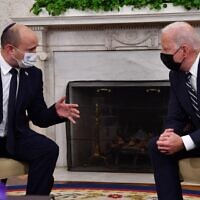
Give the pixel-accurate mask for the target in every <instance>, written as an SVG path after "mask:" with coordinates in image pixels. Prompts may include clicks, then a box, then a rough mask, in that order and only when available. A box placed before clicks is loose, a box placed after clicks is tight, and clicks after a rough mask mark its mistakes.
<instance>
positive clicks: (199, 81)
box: [197, 62, 200, 110]
mask: <svg viewBox="0 0 200 200" xmlns="http://www.w3.org/2000/svg"><path fill="white" fill-rule="evenodd" d="M199 69H200V62H199V64H198V71H197V99H198V106H199V110H200V70H199Z"/></svg>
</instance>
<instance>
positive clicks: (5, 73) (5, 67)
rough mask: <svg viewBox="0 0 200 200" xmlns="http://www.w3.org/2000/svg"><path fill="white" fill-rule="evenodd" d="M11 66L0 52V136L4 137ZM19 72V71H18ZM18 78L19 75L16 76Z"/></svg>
mask: <svg viewBox="0 0 200 200" xmlns="http://www.w3.org/2000/svg"><path fill="white" fill-rule="evenodd" d="M11 68H12V67H11V66H10V65H9V64H8V63H7V62H6V61H5V60H4V58H3V57H2V55H1V54H0V70H1V80H2V89H3V91H2V92H3V120H2V122H1V124H0V137H4V136H5V135H6V134H7V127H6V124H7V114H8V97H9V88H10V80H11V77H12V74H11V73H9V71H10V69H11ZM18 74H19V73H18ZM18 79H19V76H18ZM18 82H19V81H18Z"/></svg>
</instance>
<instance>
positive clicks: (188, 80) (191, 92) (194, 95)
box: [186, 72, 200, 119]
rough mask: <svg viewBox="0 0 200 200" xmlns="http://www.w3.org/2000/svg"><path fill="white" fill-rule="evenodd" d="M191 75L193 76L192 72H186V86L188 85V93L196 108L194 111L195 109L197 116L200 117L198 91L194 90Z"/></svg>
mask: <svg viewBox="0 0 200 200" xmlns="http://www.w3.org/2000/svg"><path fill="white" fill-rule="evenodd" d="M191 77H192V74H191V73H190V72H188V73H187V74H186V87H187V90H188V93H189V95H190V100H191V103H192V107H193V108H194V111H195V113H196V115H197V117H198V118H199V119H200V112H199V108H198V99H197V92H196V91H195V90H194V88H193V87H192V85H191Z"/></svg>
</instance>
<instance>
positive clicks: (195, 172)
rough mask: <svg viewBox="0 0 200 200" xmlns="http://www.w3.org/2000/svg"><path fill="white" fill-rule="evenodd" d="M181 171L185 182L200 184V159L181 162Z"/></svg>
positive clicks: (186, 159) (188, 159) (187, 159)
mask: <svg viewBox="0 0 200 200" xmlns="http://www.w3.org/2000/svg"><path fill="white" fill-rule="evenodd" d="M179 169H180V174H181V178H182V179H183V181H184V182H191V183H198V184H199V183H200V158H185V159H182V160H180V161H179Z"/></svg>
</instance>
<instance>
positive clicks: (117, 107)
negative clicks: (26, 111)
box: [66, 81, 169, 172]
mask: <svg viewBox="0 0 200 200" xmlns="http://www.w3.org/2000/svg"><path fill="white" fill-rule="evenodd" d="M66 92H67V96H68V99H69V102H70V103H78V104H79V108H80V113H81V118H80V119H79V120H78V122H77V124H76V125H72V124H69V123H67V124H66V129H67V130H66V132H67V162H68V163H67V166H68V169H69V170H72V171H105V172H110V171H112V172H151V171H152V169H151V164H150V160H149V156H148V152H147V145H148V141H149V139H150V138H152V137H153V136H155V135H158V134H160V132H161V131H162V130H163V124H164V121H165V116H166V110H167V102H168V96H169V82H168V81H74V82H69V83H68V86H67V91H66Z"/></svg>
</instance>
